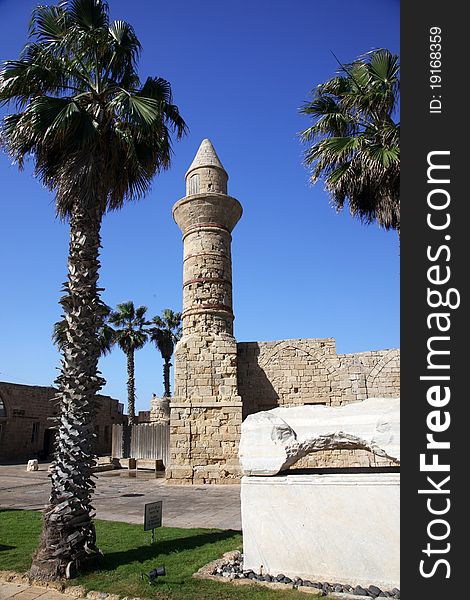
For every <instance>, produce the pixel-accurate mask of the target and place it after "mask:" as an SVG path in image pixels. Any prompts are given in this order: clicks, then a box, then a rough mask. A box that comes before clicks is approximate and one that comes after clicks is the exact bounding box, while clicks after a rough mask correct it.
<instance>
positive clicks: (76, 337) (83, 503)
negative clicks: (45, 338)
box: [30, 205, 104, 579]
mask: <svg viewBox="0 0 470 600" xmlns="http://www.w3.org/2000/svg"><path fill="white" fill-rule="evenodd" d="M100 221H101V215H100V213H99V211H97V210H95V211H92V210H87V209H83V208H81V207H80V205H75V206H74V208H73V210H72V215H71V217H70V246H69V261H68V286H67V287H68V293H67V294H66V295H65V296H64V297H63V298H62V300H61V304H62V307H63V310H64V313H65V319H66V321H67V341H66V343H65V346H64V348H63V359H62V368H61V374H60V376H59V377H58V379H57V381H56V383H57V384H58V388H59V394H58V396H57V400H58V401H59V406H60V417H59V418H60V426H59V435H58V439H57V448H56V454H55V458H54V463H53V466H52V474H51V479H52V492H51V496H50V501H49V505H48V507H47V508H46V510H45V512H44V528H43V532H42V537H41V543H40V546H39V549H38V551H37V552H36V555H35V557H34V561H33V565H32V567H31V571H30V572H31V575H33V576H39V577H41V578H44V579H53V578H56V577H63V576H64V575H65V576H68V577H70V576H71V575H73V572H74V570H75V565H76V564H78V562H83V560H84V559H85V558H86V557H87V556H93V555H96V553H97V548H96V544H95V541H96V535H95V528H94V525H93V521H92V510H93V507H92V505H91V495H92V492H93V488H94V482H93V480H92V477H91V473H92V467H93V464H94V460H95V459H94V453H93V443H94V430H93V417H94V412H95V396H96V393H97V392H98V391H99V390H100V388H101V387H102V385H103V383H104V380H103V379H102V378H101V377H100V376H99V372H98V369H97V365H98V358H99V356H100V347H99V342H98V339H97V335H96V331H97V327H98V321H99V317H98V318H97V311H96V306H97V304H98V303H99V296H98V289H97V282H98V271H99V266H100V263H99V260H98V255H99V248H100Z"/></svg>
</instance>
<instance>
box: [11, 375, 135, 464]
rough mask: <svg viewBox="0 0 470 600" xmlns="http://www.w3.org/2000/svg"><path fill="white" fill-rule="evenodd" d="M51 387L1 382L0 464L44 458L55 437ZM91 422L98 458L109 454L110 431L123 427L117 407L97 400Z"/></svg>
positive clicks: (112, 401)
mask: <svg viewBox="0 0 470 600" xmlns="http://www.w3.org/2000/svg"><path fill="white" fill-rule="evenodd" d="M56 392H57V390H56V389H55V388H53V387H44V386H33V385H20V384H16V383H6V382H0V398H1V400H2V402H3V405H4V406H5V417H1V418H0V461H7V460H25V459H30V458H37V457H38V455H39V458H45V456H44V452H45V451H47V450H48V449H49V448H48V446H49V445H50V444H51V443H52V441H53V437H54V435H55V428H56V422H55V419H56V418H57V416H58V414H59V411H58V407H57V405H56V402H55V401H54V396H55V394H56ZM97 400H98V402H97V412H96V416H95V420H94V425H95V434H96V436H97V438H96V446H95V451H96V453H97V454H98V455H106V454H110V452H111V433H112V432H111V427H112V425H113V424H118V423H122V422H123V421H124V420H125V417H124V415H122V414H121V413H120V412H119V403H118V401H117V400H115V399H114V398H111V397H110V396H101V395H99V396H97Z"/></svg>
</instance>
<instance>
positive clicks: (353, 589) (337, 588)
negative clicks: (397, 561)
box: [210, 554, 400, 600]
mask: <svg viewBox="0 0 470 600" xmlns="http://www.w3.org/2000/svg"><path fill="white" fill-rule="evenodd" d="M210 574H212V575H215V576H218V577H222V578H225V579H229V580H237V579H249V580H251V581H253V583H261V582H268V583H284V584H288V585H289V587H290V586H291V585H292V586H293V587H294V588H299V587H310V588H316V589H317V590H319V592H320V593H319V594H318V595H321V596H327V595H328V594H333V593H345V594H352V595H356V596H367V597H369V598H396V599H397V600H398V599H399V598H400V590H399V589H398V588H393V589H392V590H381V589H380V588H379V587H377V586H375V585H370V586H369V587H368V588H363V587H362V586H360V585H357V586H353V585H348V584H341V583H329V582H321V581H310V580H308V579H301V578H300V577H296V578H292V579H291V578H290V577H286V576H285V575H284V574H283V573H278V574H276V575H271V574H261V573H255V572H254V571H252V570H251V569H250V570H248V571H246V570H245V571H244V570H243V555H242V554H239V555H238V556H235V558H233V559H231V560H229V561H227V562H225V563H223V564H221V565H219V566H217V567H215V568H214V569H213V570H212V573H210Z"/></svg>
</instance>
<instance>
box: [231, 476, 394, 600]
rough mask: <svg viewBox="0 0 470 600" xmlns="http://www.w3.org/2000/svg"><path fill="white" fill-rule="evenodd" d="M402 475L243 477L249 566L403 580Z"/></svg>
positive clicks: (349, 579)
mask: <svg viewBox="0 0 470 600" xmlns="http://www.w3.org/2000/svg"><path fill="white" fill-rule="evenodd" d="M399 486H400V476H399V474H398V473H364V474H363V473H345V474H334V475H333V474H331V475H319V474H315V475H313V474H312V475H310V474H308V475H286V476H280V475H278V476H276V477H243V479H242V485H241V509H242V528H243V554H244V568H245V569H253V571H255V572H257V573H259V572H263V573H269V574H271V575H278V574H279V573H283V574H284V575H286V576H288V577H291V578H293V577H296V576H297V577H301V578H303V579H310V580H312V581H328V582H329V583H333V582H338V583H349V584H351V585H362V586H364V587H367V586H369V585H371V584H374V585H377V586H378V587H380V588H382V589H385V590H390V589H392V588H394V587H397V588H399V587H400V553H399V549H400V548H399V546H400V538H399V534H400V512H399V510H400V487H399Z"/></svg>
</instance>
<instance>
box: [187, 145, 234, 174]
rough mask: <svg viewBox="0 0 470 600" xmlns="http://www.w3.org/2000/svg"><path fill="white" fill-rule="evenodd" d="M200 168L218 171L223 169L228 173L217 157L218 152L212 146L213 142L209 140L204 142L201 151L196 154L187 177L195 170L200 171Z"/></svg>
mask: <svg viewBox="0 0 470 600" xmlns="http://www.w3.org/2000/svg"><path fill="white" fill-rule="evenodd" d="M200 167H215V168H217V169H222V170H223V171H224V172H225V173H226V171H225V169H224V167H223V165H222V163H221V162H220V159H219V157H218V156H217V152H216V151H215V149H214V146H213V145H212V142H211V141H210V140H208V139H207V138H206V139H205V140H202V142H201V145H200V146H199V150H198V151H197V152H196V156H195V157H194V160H193V162H192V163H191V166H190V167H189V169H188V170H187V172H186V176H187V175H188V173H190V172H191V171H194V169H198V168H200Z"/></svg>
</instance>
